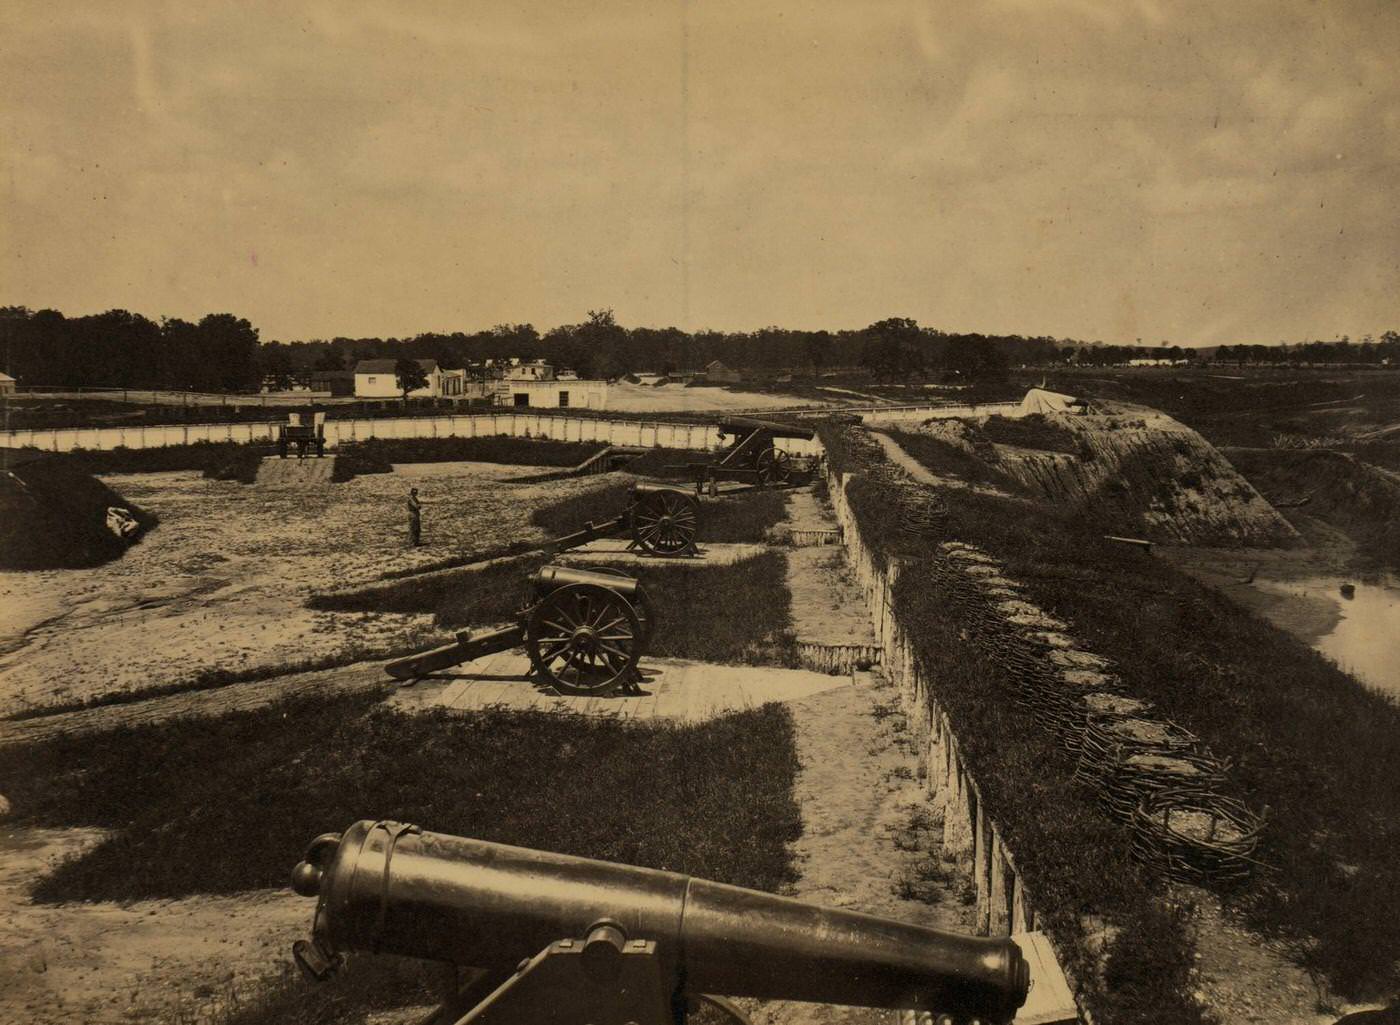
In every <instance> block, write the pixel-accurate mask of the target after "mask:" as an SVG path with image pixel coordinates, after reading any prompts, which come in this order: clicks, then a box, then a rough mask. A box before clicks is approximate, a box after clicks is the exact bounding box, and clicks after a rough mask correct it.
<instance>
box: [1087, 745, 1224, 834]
mask: <svg viewBox="0 0 1400 1025" xmlns="http://www.w3.org/2000/svg"><path fill="white" fill-rule="evenodd" d="M1119 755H1120V756H1119V758H1118V760H1117V763H1116V764H1115V765H1114V766H1113V769H1112V771H1111V772H1108V773H1105V775H1104V777H1103V783H1102V786H1101V787H1100V788H1099V799H1100V800H1101V801H1102V802H1103V803H1104V806H1105V807H1106V808H1108V810H1109V811H1111V812H1113V813H1114V814H1115V815H1117V816H1118V817H1119V818H1120V819H1123V820H1125V821H1127V820H1131V819H1132V817H1133V813H1134V812H1135V811H1137V809H1138V806H1139V805H1141V804H1142V803H1143V801H1145V800H1148V799H1149V798H1155V797H1158V796H1160V795H1162V794H1164V793H1174V794H1183V793H1203V794H1211V793H1219V792H1220V790H1222V789H1223V788H1224V787H1225V785H1226V782H1225V767H1224V766H1223V765H1221V764H1220V763H1219V762H1218V761H1216V760H1215V759H1214V758H1211V757H1210V756H1209V755H1201V754H1193V753H1191V752H1189V751H1175V752H1172V753H1164V752H1161V751H1135V752H1132V753H1128V752H1127V751H1126V750H1123V749H1120V752H1119Z"/></svg>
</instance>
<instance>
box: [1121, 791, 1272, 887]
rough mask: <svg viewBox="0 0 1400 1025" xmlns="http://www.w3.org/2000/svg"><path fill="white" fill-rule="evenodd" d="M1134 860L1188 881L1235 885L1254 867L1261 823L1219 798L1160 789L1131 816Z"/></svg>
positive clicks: (1233, 802) (1231, 801)
mask: <svg viewBox="0 0 1400 1025" xmlns="http://www.w3.org/2000/svg"><path fill="white" fill-rule="evenodd" d="M1132 823H1133V841H1132V852H1133V856H1134V857H1136V858H1137V859H1138V860H1139V861H1141V862H1143V863H1144V864H1146V865H1148V866H1149V867H1152V868H1155V869H1156V870H1158V871H1160V872H1163V873H1165V874H1166V875H1168V876H1170V877H1171V878H1172V879H1176V880H1178V881H1180V882H1187V883H1203V882H1217V883H1221V882H1223V883H1238V882H1242V881H1243V880H1245V879H1247V878H1248V877H1249V875H1250V872H1251V871H1252V869H1253V868H1254V866H1255V865H1256V864H1257V861H1256V860H1255V853H1256V851H1257V850H1258V847H1259V835H1260V833H1261V831H1262V830H1263V827H1264V822H1263V819H1262V818H1260V817H1259V816H1258V815H1255V814H1254V813H1253V812H1251V811H1250V810H1249V809H1248V808H1246V807H1245V806H1244V805H1243V804H1242V803H1240V802H1239V801H1237V800H1235V799H1234V798H1230V797H1222V796H1220V795H1219V794H1205V793H1190V792H1186V793H1183V792H1174V791H1161V792H1159V793H1157V794H1154V795H1152V796H1150V797H1148V798H1147V799H1146V800H1144V801H1143V802H1142V803H1141V804H1139V805H1138V807H1137V809H1136V810H1135V811H1134V812H1133V819H1132Z"/></svg>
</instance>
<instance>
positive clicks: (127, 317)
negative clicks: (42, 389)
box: [0, 307, 1400, 392]
mask: <svg viewBox="0 0 1400 1025" xmlns="http://www.w3.org/2000/svg"><path fill="white" fill-rule="evenodd" d="M0 357H3V358H6V359H7V360H8V366H9V367H10V370H9V372H10V373H11V374H13V375H14V376H15V377H16V378H18V379H19V381H20V382H21V384H24V385H27V386H59V387H115V388H169V389H174V390H194V391H223V392H247V391H257V390H258V389H259V388H260V387H261V386H262V385H264V384H265V383H266V384H269V385H271V386H273V387H285V386H287V385H289V384H290V383H291V382H292V381H293V380H294V379H297V378H303V379H304V378H305V377H306V376H307V375H309V374H310V373H312V372H313V371H317V370H349V369H352V368H353V367H354V365H355V363H356V361H357V360H361V359H373V358H390V359H397V358H400V357H409V358H414V359H422V358H428V359H435V360H437V361H438V363H439V365H441V366H444V367H453V368H455V367H470V366H472V365H475V364H481V363H484V362H486V361H487V360H506V359H511V358H513V357H518V358H520V359H544V360H548V361H549V362H551V363H553V364H555V365H556V366H558V367H568V368H571V369H573V370H576V371H577V372H578V373H579V375H580V376H582V377H594V378H596V377H602V378H613V377H618V376H620V375H622V374H625V373H629V372H631V373H636V372H647V371H651V372H656V373H671V372H678V371H687V370H703V369H704V368H705V367H706V366H707V365H709V364H710V363H712V362H714V361H715V360H718V361H719V362H721V363H723V364H725V365H726V366H727V367H729V368H731V369H733V370H735V371H738V372H739V373H740V374H741V375H742V376H743V377H745V378H747V379H755V378H757V379H763V378H771V377H773V376H776V375H777V374H779V373H782V372H785V371H789V372H798V373H810V372H814V371H816V372H820V371H823V370H830V369H833V368H852V367H859V368H863V369H864V370H867V371H869V372H870V373H872V374H873V375H875V376H876V377H877V378H886V379H890V380H896V381H897V380H902V379H908V378H910V377H914V376H918V377H923V378H925V379H927V378H943V379H947V380H953V381H988V380H996V379H998V378H1000V377H1002V376H1004V375H1005V373H1006V371H1007V370H1008V368H1009V367H1013V366H1052V365H1063V364H1075V363H1078V364H1087V365H1094V366H1112V365H1120V364H1125V363H1128V362H1130V361H1131V360H1134V359H1170V360H1198V359H1200V358H1202V356H1201V353H1199V352H1198V351H1196V350H1193V349H1186V348H1182V347H1181V346H1176V345H1172V346H1165V345H1164V346H1159V347H1155V348H1154V347H1147V346H1129V345H1102V344H1099V343H1092V344H1090V343H1086V342H1081V341H1077V340H1075V339H1068V338H1065V339H1056V338H1051V337H1048V336H1038V337H1024V336H1021V335H984V334H977V333H970V334H968V333H956V332H946V331H940V330H938V329H936V328H931V327H924V326H921V325H920V324H918V323H917V322H916V321H914V320H911V319H909V318H905V317H891V318H887V319H885V320H880V321H877V322H876V323H874V324H871V325H869V326H868V327H865V328H861V329H859V330H847V331H798V330H790V329H787V328H780V327H765V328H761V329H759V330H757V331H708V330H705V331H695V332H689V331H682V330H680V329H679V328H675V327H664V328H652V327H634V328H628V327H624V326H622V325H621V324H618V323H617V321H616V319H615V318H614V316H613V311H612V310H609V309H603V310H591V311H589V313H588V316H587V317H586V318H585V319H584V320H583V321H582V322H581V323H578V324H565V325H562V326H560V327H556V328H553V329H551V330H549V331H547V332H545V333H543V334H541V333H540V332H539V331H538V330H536V329H535V327H534V326H533V325H531V324H499V325H497V326H495V327H493V328H491V329H489V330H485V331H475V332H463V331H455V332H452V333H441V332H427V333H424V334H419V335H415V336H413V337H411V338H378V337H367V338H345V337H339V338H331V339H312V340H309V341H293V342H278V341H272V342H264V343H261V344H259V339H258V331H257V329H256V328H255V327H253V326H252V325H251V324H249V323H248V321H247V320H245V319H243V318H241V317H237V316H235V315H234V314H231V313H213V314H209V315H208V316H206V317H204V318H202V319H201V320H200V321H199V322H198V323H191V322H190V321H186V320H180V319H178V318H162V319H161V320H160V322H159V323H157V322H155V321H152V320H149V319H148V318H146V317H143V316H141V315H140V314H137V313H129V312H127V311H125V310H109V311H108V312H106V313H99V314H96V315H93V316H86V317H65V316H64V315H63V314H62V313H60V312H58V311H56V310H40V311H38V312H31V311H30V310H28V309H26V308H24V307H6V308H0ZM1397 357H1400V336H1397V334H1396V332H1394V331H1388V332H1386V333H1385V334H1384V335H1382V336H1381V338H1380V340H1379V341H1374V340H1372V339H1370V338H1367V339H1364V340H1363V341H1362V342H1361V343H1359V344H1354V343H1352V342H1351V341H1350V340H1349V339H1346V338H1343V339H1342V340H1340V341H1338V342H1327V343H1324V342H1309V343H1307V344H1303V345H1297V346H1287V345H1282V346H1263V345H1237V346H1228V345H1227V346H1222V347H1221V348H1220V349H1219V350H1218V351H1217V352H1216V353H1215V355H1214V359H1215V360H1216V361H1218V362H1251V363H1277V362H1281V361H1286V362H1292V363H1379V362H1381V361H1382V360H1383V359H1387V358H1389V359H1391V360H1392V361H1395V360H1396V358H1397Z"/></svg>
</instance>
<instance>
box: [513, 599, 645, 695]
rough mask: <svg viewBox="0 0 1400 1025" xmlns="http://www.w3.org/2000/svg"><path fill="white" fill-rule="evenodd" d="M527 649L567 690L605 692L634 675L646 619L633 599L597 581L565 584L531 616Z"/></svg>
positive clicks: (537, 664)
mask: <svg viewBox="0 0 1400 1025" xmlns="http://www.w3.org/2000/svg"><path fill="white" fill-rule="evenodd" d="M525 650H526V651H528V652H529V654H530V661H531V663H532V664H533V665H534V667H535V670H536V671H537V672H539V673H540V674H541V675H543V676H545V677H546V678H548V680H549V681H550V682H551V683H552V684H554V686H555V688H556V689H557V690H559V691H560V692H561V693H563V694H606V693H608V692H609V691H611V690H613V689H614V688H615V687H617V686H619V685H622V684H626V683H627V682H628V681H630V680H631V678H632V676H633V674H634V672H635V671H636V668H637V662H638V660H639V659H640V658H641V655H642V624H641V621H640V620H639V619H638V618H637V613H636V612H635V611H634V610H633V608H632V606H631V604H630V603H628V601H627V599H626V598H624V597H623V596H622V595H620V594H618V593H617V592H616V591H611V590H609V589H608V588H606V587H599V586H597V585H596V584H566V585H565V586H563V587H561V588H559V589H558V590H556V591H552V592H550V594H549V595H548V597H546V598H545V599H544V600H543V601H542V602H540V604H539V605H538V606H536V608H535V610H534V612H533V613H532V614H531V616H530V622H529V624H528V626H527V627H526V632H525Z"/></svg>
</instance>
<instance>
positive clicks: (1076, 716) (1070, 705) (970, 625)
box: [881, 467, 1262, 882]
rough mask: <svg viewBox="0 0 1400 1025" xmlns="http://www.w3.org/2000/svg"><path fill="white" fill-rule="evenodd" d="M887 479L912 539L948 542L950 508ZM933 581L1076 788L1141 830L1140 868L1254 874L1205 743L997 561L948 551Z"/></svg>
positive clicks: (886, 471) (942, 549)
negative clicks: (1127, 684)
mask: <svg viewBox="0 0 1400 1025" xmlns="http://www.w3.org/2000/svg"><path fill="white" fill-rule="evenodd" d="M881 473H882V474H883V475H885V476H886V477H887V478H888V482H889V483H890V484H891V485H892V486H893V487H894V488H895V490H896V495H897V497H898V501H899V503H900V513H901V527H902V533H903V535H904V536H905V537H906V538H907V539H918V540H928V539H936V538H938V537H942V536H945V535H946V529H947V510H946V507H944V505H943V503H942V502H941V501H937V500H936V499H933V498H932V497H931V496H932V494H933V493H932V492H931V491H929V490H928V489H922V488H918V487H911V482H910V481H909V480H908V479H907V478H905V477H904V476H903V475H902V474H901V473H899V471H897V470H895V469H894V468H891V467H885V468H882V470H881ZM929 574H930V583H931V584H932V585H933V586H934V587H935V588H937V590H938V593H939V594H940V595H941V596H942V598H943V599H944V601H945V603H946V605H947V607H948V611H949V614H950V615H951V616H953V617H954V618H955V620H956V622H957V623H958V624H959V625H960V627H961V628H962V634H963V636H964V637H965V638H966V639H967V640H968V642H969V643H970V644H973V645H975V646H976V647H977V648H978V649H979V650H980V651H981V652H982V653H983V655H984V656H985V657H987V658H988V659H989V660H990V661H992V662H994V663H996V664H997V665H998V666H1000V667H1001V668H1002V669H1003V670H1005V673H1006V678H1007V680H1008V681H1009V683H1010V686H1011V690H1012V692H1013V694H1014V698H1015V701H1016V704H1017V705H1018V706H1019V707H1021V708H1023V709H1025V710H1026V711H1027V712H1028V713H1030V714H1031V715H1032V716H1033V717H1034V718H1035V719H1036V721H1037V722H1039V723H1040V724H1041V725H1043V726H1044V727H1045V729H1047V730H1049V731H1051V732H1052V733H1053V734H1054V735H1055V736H1056V738H1057V739H1058V740H1059V741H1060V743H1061V744H1062V745H1063V746H1064V747H1065V748H1066V749H1068V750H1070V751H1073V752H1077V753H1078V754H1079V765H1078V768H1077V771H1076V773H1075V778H1076V779H1077V780H1079V781H1080V782H1082V783H1084V784H1085V785H1087V786H1089V787H1091V788H1092V789H1093V790H1094V792H1095V793H1096V794H1097V796H1098V798H1099V800H1100V801H1101V802H1102V803H1103V805H1104V807H1105V808H1107V809H1108V810H1109V811H1110V812H1111V813H1113V814H1114V815H1116V816H1118V817H1119V818H1121V819H1123V820H1124V821H1126V822H1129V823H1131V825H1132V828H1133V847H1132V850H1133V853H1134V855H1135V856H1137V857H1138V858H1139V859H1141V860H1143V861H1145V862H1147V863H1148V864H1150V865H1152V866H1154V867H1156V868H1158V869H1160V870H1161V871H1163V872H1165V873H1167V874H1168V875H1170V876H1172V877H1173V878H1176V879H1183V880H1188V881H1191V882H1200V881H1204V880H1207V879H1217V880H1219V879H1223V880H1233V879H1238V878H1242V877H1243V876H1244V875H1246V874H1247V873H1248V871H1249V868H1250V866H1251V865H1252V864H1254V860H1253V858H1254V853H1255V849H1256V847H1257V844H1258V839H1259V831H1260V828H1261V826H1262V823H1261V822H1260V820H1259V819H1258V818H1257V817H1256V816H1254V815H1253V814H1252V813H1251V812H1249V810H1248V809H1246V808H1245V807H1244V805H1243V804H1241V803H1240V802H1238V801H1236V800H1234V799H1232V798H1228V797H1225V796H1222V793H1223V792H1224V791H1225V790H1226V789H1227V787H1228V781H1227V768H1228V767H1227V766H1225V765H1223V764H1221V763H1220V762H1219V761H1218V760H1217V759H1215V758H1214V757H1213V756H1212V755H1211V754H1210V752H1209V751H1207V750H1206V749H1205V746H1204V744H1203V743H1202V742H1201V740H1200V738H1199V737H1196V736H1195V735H1194V734H1192V733H1190V732H1189V731H1187V730H1184V729H1182V728H1181V727H1179V726H1177V725H1175V724H1174V723H1170V722H1165V721H1162V720H1159V719H1156V718H1154V717H1153V715H1152V711H1153V710H1152V707H1151V705H1149V704H1148V703H1146V702H1144V701H1140V700H1138V699H1137V698H1133V697H1130V696H1128V695H1126V694H1124V693H1122V690H1123V686H1122V681H1121V679H1120V678H1119V676H1118V675H1117V673H1116V671H1115V667H1114V665H1113V664H1112V662H1111V661H1110V660H1108V659H1106V658H1103V657H1102V656H1099V655H1095V654H1093V653H1092V652H1086V651H1083V650H1081V649H1079V648H1078V647H1076V645H1075V642H1074V639H1073V638H1072V637H1071V636H1070V635H1069V633H1068V630H1069V627H1068V625H1067V624H1066V623H1064V622H1062V621H1061V620H1059V619H1057V618H1055V617H1054V616H1051V615H1048V614H1047V613H1046V612H1045V611H1044V610H1043V609H1041V608H1040V607H1039V606H1037V605H1036V604H1034V603H1033V602H1031V601H1029V600H1027V598H1026V595H1025V592H1024V589H1023V588H1022V587H1021V585H1020V584H1019V583H1018V582H1017V581H1015V580H1012V579H1009V578H1008V577H1006V576H1005V574H1004V571H1003V567H1002V566H1001V564H1000V563H999V562H998V561H997V560H996V559H993V558H992V557H990V556H988V555H987V554H985V553H984V552H982V551H980V550H978V549H977V548H975V547H973V546H972V545H969V544H965V543H962V542H958V541H946V542H943V543H942V544H940V545H939V546H938V550H937V552H936V556H935V558H934V559H932V560H931V564H930V566H929Z"/></svg>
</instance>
